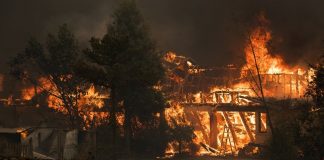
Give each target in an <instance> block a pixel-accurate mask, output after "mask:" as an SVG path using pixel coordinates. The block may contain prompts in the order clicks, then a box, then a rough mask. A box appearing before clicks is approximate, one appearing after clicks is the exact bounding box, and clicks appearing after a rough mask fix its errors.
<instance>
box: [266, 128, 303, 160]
mask: <svg viewBox="0 0 324 160" xmlns="http://www.w3.org/2000/svg"><path fill="white" fill-rule="evenodd" d="M275 133H276V134H275V135H273V136H272V138H271V139H270V140H269V142H268V145H269V148H268V156H269V158H270V159H271V160H282V159H285V160H295V159H296V158H297V148H296V146H295V145H294V143H293V139H292V137H291V135H290V134H289V133H287V130H285V129H284V128H281V129H278V128H276V129H275Z"/></svg>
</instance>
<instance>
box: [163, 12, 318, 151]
mask: <svg viewBox="0 0 324 160" xmlns="http://www.w3.org/2000/svg"><path fill="white" fill-rule="evenodd" d="M258 18H259V22H260V25H259V26H258V27H256V28H254V29H253V30H252V31H251V33H250V35H249V38H248V40H247V43H246V47H245V49H244V51H245V59H246V64H245V65H244V66H243V67H241V68H238V67H236V66H234V65H228V66H226V67H218V68H204V67H201V66H199V65H196V64H195V63H194V62H193V60H192V59H190V58H186V57H183V56H178V55H176V54H175V53H173V52H168V53H167V54H166V55H165V57H164V59H165V61H166V63H165V65H166V66H167V67H166V68H168V70H167V74H168V76H169V81H168V82H167V83H166V85H165V86H164V87H165V90H166V92H169V94H168V95H169V96H170V97H169V99H170V108H168V109H166V111H165V114H166V118H167V119H168V120H169V121H170V120H171V119H175V120H177V123H178V124H181V123H185V124H188V125H191V126H193V127H194V133H195V135H196V138H195V140H194V142H195V143H197V144H198V145H200V146H201V147H200V150H199V152H198V153H199V154H213V155H228V154H231V155H237V154H239V151H243V152H245V153H244V154H254V153H257V152H258V147H254V148H253V149H250V150H243V148H247V146H248V145H254V146H257V145H260V144H261V145H262V144H264V143H265V141H266V140H267V139H268V138H269V136H271V130H270V126H269V121H268V118H269V117H268V114H267V108H266V107H267V106H266V103H265V101H264V99H267V98H276V99H285V98H302V97H303V95H304V93H305V89H306V87H307V84H308V82H309V80H310V77H311V75H312V72H311V70H306V69H302V68H300V67H298V66H295V67H289V66H288V65H286V64H285V63H284V60H283V59H282V58H281V57H280V56H273V55H271V54H270V53H269V50H268V48H267V43H268V41H269V40H270V39H271V33H270V31H269V29H268V28H267V24H268V23H269V22H268V20H267V19H265V17H264V16H263V15H260V16H259V17H258ZM170 125H172V124H170ZM175 152H178V151H177V149H176V144H169V147H168V149H167V153H170V154H173V153H175Z"/></svg>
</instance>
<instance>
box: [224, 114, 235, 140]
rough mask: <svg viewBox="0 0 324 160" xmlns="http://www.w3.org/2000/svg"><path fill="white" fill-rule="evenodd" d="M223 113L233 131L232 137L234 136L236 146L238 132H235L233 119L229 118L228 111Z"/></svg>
mask: <svg viewBox="0 0 324 160" xmlns="http://www.w3.org/2000/svg"><path fill="white" fill-rule="evenodd" d="M222 113H223V116H224V118H225V122H226V124H227V126H228V128H229V130H230V131H231V134H232V137H233V141H234V146H236V144H237V137H236V133H235V130H234V127H233V124H232V122H231V120H230V119H229V118H228V114H227V112H222Z"/></svg>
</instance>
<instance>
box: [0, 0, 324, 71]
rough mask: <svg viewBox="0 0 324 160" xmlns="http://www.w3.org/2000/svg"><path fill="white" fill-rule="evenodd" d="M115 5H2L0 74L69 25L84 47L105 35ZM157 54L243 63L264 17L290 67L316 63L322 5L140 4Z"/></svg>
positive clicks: (223, 0) (276, 1)
mask: <svg viewBox="0 0 324 160" xmlns="http://www.w3.org/2000/svg"><path fill="white" fill-rule="evenodd" d="M117 4H118V1H117V0H115V1H114V0H96V1H91V0H68V1H64V0H46V1H44V0H29V1H21V0H10V1H9V0H7V1H1V2H0V19H1V25H0V35H1V36H0V64H1V67H0V71H1V72H5V71H6V70H7V65H6V63H7V61H8V60H9V57H12V56H14V55H15V54H16V53H18V52H21V51H23V49H24V47H25V45H26V42H27V40H28V39H29V38H30V37H31V36H33V37H36V38H38V39H39V40H40V41H44V39H45V37H46V34H47V33H49V32H55V31H56V30H57V28H58V26H59V25H61V24H63V23H67V24H68V25H69V26H70V28H71V29H72V30H73V31H74V33H75V34H76V36H77V38H78V39H79V40H80V41H81V42H80V44H81V45H82V46H84V44H86V42H87V41H88V40H89V38H90V37H91V36H96V37H100V36H102V35H103V34H104V33H105V31H106V25H107V24H108V23H109V21H110V15H111V13H112V11H113V9H114V8H116V7H117ZM138 6H139V8H140V9H141V11H142V13H143V15H144V17H145V19H146V22H147V24H148V25H150V28H151V32H152V35H153V37H154V39H155V40H156V41H157V43H158V47H159V50H161V51H167V50H172V51H175V52H177V53H180V54H183V55H185V56H189V57H191V58H193V59H195V60H196V61H197V63H199V64H204V65H208V66H221V65H226V64H229V63H241V64H242V63H244V62H243V61H242V57H243V56H244V53H243V48H244V45H245V40H246V37H245V34H246V31H247V30H248V28H249V24H250V23H251V22H252V21H253V19H254V18H255V15H257V14H258V13H259V12H260V11H264V12H265V14H266V16H267V17H268V19H269V20H270V21H271V24H270V26H269V27H270V29H271V30H272V34H273V39H272V41H271V44H270V47H271V51H272V53H275V54H279V55H281V56H283V58H284V59H285V60H286V61H287V62H288V63H289V64H292V65H293V64H296V63H305V62H306V63H309V62H313V61H314V60H315V59H316V58H317V57H318V55H319V54H320V53H321V52H322V51H321V48H324V43H323V40H324V18H323V15H324V10H323V9H322V6H324V1H322V0H310V1H307V2H306V1H304V0H286V1H282V0H266V1H260V0H248V1H247V0H219V1H215V0H200V1H195V0H177V1H174V0H163V1H162V0H159V1H157V0H156V1H152V0H138Z"/></svg>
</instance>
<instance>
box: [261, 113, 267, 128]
mask: <svg viewBox="0 0 324 160" xmlns="http://www.w3.org/2000/svg"><path fill="white" fill-rule="evenodd" d="M260 132H267V114H266V113H260Z"/></svg>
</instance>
